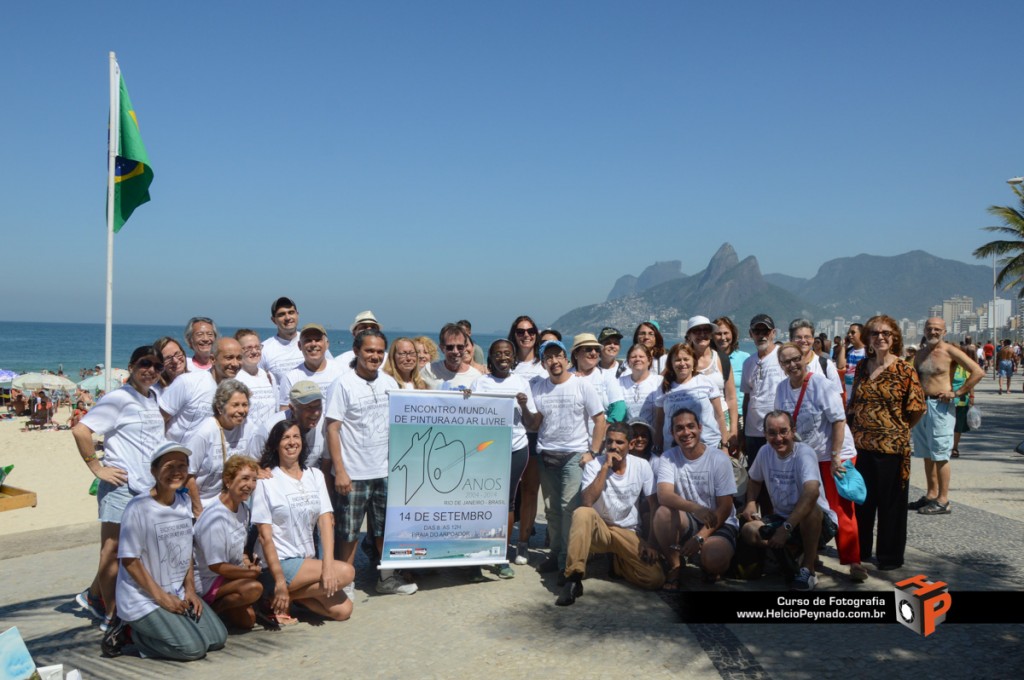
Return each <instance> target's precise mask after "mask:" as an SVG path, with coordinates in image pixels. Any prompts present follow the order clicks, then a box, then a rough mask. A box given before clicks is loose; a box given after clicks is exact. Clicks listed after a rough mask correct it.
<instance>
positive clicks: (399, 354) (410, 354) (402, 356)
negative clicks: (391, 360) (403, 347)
mask: <svg viewBox="0 0 1024 680" xmlns="http://www.w3.org/2000/svg"><path fill="white" fill-rule="evenodd" d="M395 356H396V357H398V358H399V359H415V358H416V352H395Z"/></svg>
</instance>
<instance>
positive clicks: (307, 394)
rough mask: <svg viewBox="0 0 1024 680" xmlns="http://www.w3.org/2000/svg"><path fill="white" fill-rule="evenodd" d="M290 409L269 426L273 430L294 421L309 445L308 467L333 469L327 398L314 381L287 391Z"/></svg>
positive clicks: (301, 383) (280, 413)
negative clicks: (325, 420)
mask: <svg viewBox="0 0 1024 680" xmlns="http://www.w3.org/2000/svg"><path fill="white" fill-rule="evenodd" d="M288 404H289V405H288V408H287V409H285V410H284V411H277V412H275V413H274V415H273V416H272V417H271V419H270V422H269V423H268V424H267V431H268V432H269V431H270V428H272V427H273V426H274V425H276V424H277V423H279V422H281V421H282V420H294V421H295V422H296V423H298V424H299V432H301V433H302V438H303V439H304V440H305V442H306V449H307V450H308V451H309V455H308V456H307V457H306V467H316V468H326V469H325V470H324V472H327V471H328V470H330V466H329V465H326V464H324V463H330V456H328V455H327V445H326V441H327V440H326V438H325V437H326V432H325V427H324V395H323V393H322V392H321V391H320V388H319V387H318V386H317V384H316V383H315V382H313V381H312V380H300V381H298V382H297V383H295V384H294V385H292V388H291V389H290V390H289V391H288Z"/></svg>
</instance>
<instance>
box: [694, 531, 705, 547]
mask: <svg viewBox="0 0 1024 680" xmlns="http://www.w3.org/2000/svg"><path fill="white" fill-rule="evenodd" d="M693 538H694V539H695V540H696V541H697V545H699V546H701V547H703V546H704V537H703V536H701V535H700V534H697V535H696V536H694V537H693Z"/></svg>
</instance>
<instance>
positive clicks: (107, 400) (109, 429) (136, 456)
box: [80, 385, 164, 494]
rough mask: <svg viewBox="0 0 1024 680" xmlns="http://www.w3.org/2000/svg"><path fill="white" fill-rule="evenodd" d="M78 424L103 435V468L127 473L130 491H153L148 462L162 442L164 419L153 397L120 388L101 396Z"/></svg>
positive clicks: (128, 386)
mask: <svg viewBox="0 0 1024 680" xmlns="http://www.w3.org/2000/svg"><path fill="white" fill-rule="evenodd" d="M80 422H81V423H82V424H83V425H85V426H86V427H88V428H89V429H90V430H92V431H93V432H95V433H97V434H102V435H103V437H104V439H103V448H104V453H103V465H104V466H106V467H116V468H121V469H122V470H124V471H125V472H127V473H128V488H129V489H130V490H131V491H132V492H134V493H136V494H139V493H142V492H144V491H148V490H149V489H151V488H153V483H154V482H153V475H152V473H151V472H150V471H149V463H150V460H151V459H152V456H153V451H155V450H156V448H157V446H159V445H160V443H161V442H162V441H164V417H163V415H161V414H160V406H159V405H158V404H157V399H156V395H155V394H153V395H151V396H149V397H144V396H142V395H141V394H139V393H138V392H137V391H136V390H135V388H134V387H132V386H131V385H123V386H122V387H119V388H117V389H116V390H113V391H111V392H108V393H107V394H105V395H103V397H102V398H101V399H100V400H99V401H98V402H96V405H95V406H93V407H92V409H90V410H89V412H88V413H86V414H85V415H84V416H83V417H82V420H81V421H80Z"/></svg>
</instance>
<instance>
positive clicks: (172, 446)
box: [149, 441, 192, 467]
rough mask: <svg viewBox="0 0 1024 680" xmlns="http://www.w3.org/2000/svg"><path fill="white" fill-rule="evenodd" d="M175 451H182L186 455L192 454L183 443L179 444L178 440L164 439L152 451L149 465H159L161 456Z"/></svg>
mask: <svg viewBox="0 0 1024 680" xmlns="http://www.w3.org/2000/svg"><path fill="white" fill-rule="evenodd" d="M175 452H179V453H184V454H185V455H186V456H191V455H192V451H191V450H190V449H189V448H188V447H187V446H185V445H184V444H179V443H178V442H171V441H165V442H164V443H163V444H161V445H160V446H159V447H157V450H156V451H154V452H153V457H152V458H150V463H149V464H150V466H153V467H155V466H156V465H159V463H160V459H161V458H163V457H164V456H166V455H167V454H168V453H175Z"/></svg>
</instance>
